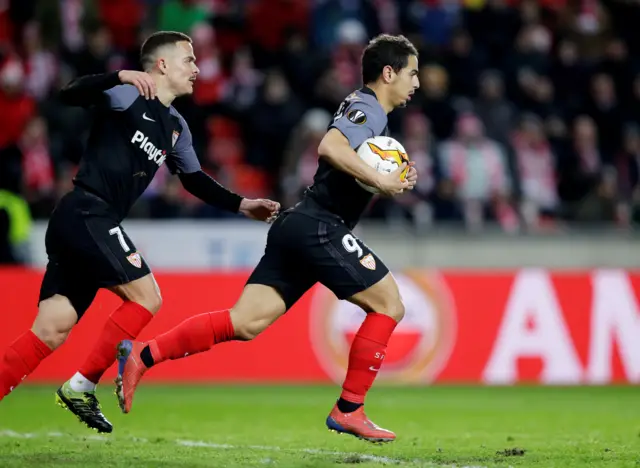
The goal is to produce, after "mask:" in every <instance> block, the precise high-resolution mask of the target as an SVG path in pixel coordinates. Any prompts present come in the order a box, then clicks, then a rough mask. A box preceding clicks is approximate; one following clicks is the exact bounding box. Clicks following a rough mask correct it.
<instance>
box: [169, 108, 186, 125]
mask: <svg viewBox="0 0 640 468" xmlns="http://www.w3.org/2000/svg"><path fill="white" fill-rule="evenodd" d="M169 114H171V115H173V116H174V117H175V118H177V119H178V120H179V121H180V125H182V127H188V125H187V121H186V120H185V119H184V117H182V114H181V113H180V112H178V109H176V108H175V107H173V106H169Z"/></svg>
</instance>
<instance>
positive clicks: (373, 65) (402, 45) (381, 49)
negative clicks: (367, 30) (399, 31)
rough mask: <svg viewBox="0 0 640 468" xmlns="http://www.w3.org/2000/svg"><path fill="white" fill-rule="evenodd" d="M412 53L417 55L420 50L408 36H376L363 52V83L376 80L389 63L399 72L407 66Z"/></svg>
mask: <svg viewBox="0 0 640 468" xmlns="http://www.w3.org/2000/svg"><path fill="white" fill-rule="evenodd" d="M410 55H415V56H416V57H417V56H418V51H417V50H416V48H415V46H414V45H413V44H412V43H411V41H410V40H409V39H407V38H406V37H404V36H392V35H390V34H380V35H379V36H376V37H374V38H373V39H371V41H370V42H369V45H367V47H366V49H364V53H363V54H362V84H367V83H373V82H374V81H376V80H377V79H378V78H379V77H380V74H381V73H382V69H383V68H384V67H386V66H387V65H389V66H390V67H391V68H393V70H394V71H395V72H396V73H398V72H399V71H400V70H402V69H403V68H404V67H406V66H407V63H408V62H409V56H410Z"/></svg>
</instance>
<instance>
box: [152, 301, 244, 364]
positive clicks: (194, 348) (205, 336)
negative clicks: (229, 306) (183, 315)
mask: <svg viewBox="0 0 640 468" xmlns="http://www.w3.org/2000/svg"><path fill="white" fill-rule="evenodd" d="M234 336H235V332H234V330H233V323H231V315H229V311H228V310H222V311H218V312H207V313H206V314H200V315H196V316H194V317H191V318H189V319H187V320H185V321H184V322H182V323H181V324H179V325H177V326H176V327H175V328H173V329H171V330H169V331H168V332H167V333H164V334H162V335H158V336H157V337H155V339H153V340H151V341H149V350H150V351H151V357H152V358H153V362H154V364H158V363H160V362H162V361H166V360H167V359H180V358H183V357H186V356H188V355H190V354H196V353H201V352H203V351H208V350H209V349H211V347H212V346H213V345H215V344H217V343H223V342H225V341H230V340H233V338H234Z"/></svg>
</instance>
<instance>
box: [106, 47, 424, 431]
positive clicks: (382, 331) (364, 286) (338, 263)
mask: <svg viewBox="0 0 640 468" xmlns="http://www.w3.org/2000/svg"><path fill="white" fill-rule="evenodd" d="M417 74H418V53H417V51H416V49H415V47H414V46H413V44H411V42H410V41H409V40H407V39H406V38H405V37H403V36H390V35H380V36H378V37H376V38H374V39H373V40H372V41H371V42H370V43H369V45H368V46H367V47H366V49H365V51H364V54H363V57H362V80H363V83H364V87H363V88H361V89H359V90H357V91H355V92H353V93H352V94H350V95H349V96H348V97H347V98H346V99H345V100H344V102H342V104H341V105H340V107H339V108H338V110H337V112H336V113H335V115H334V117H333V121H332V123H331V124H330V125H329V129H328V131H327V133H326V135H325V136H324V138H323V140H322V141H321V143H320V145H319V147H318V155H319V157H320V158H319V165H318V170H317V172H316V174H315V177H314V183H313V185H311V186H310V187H309V188H308V189H307V190H306V192H305V193H304V195H303V197H302V200H301V201H300V202H299V203H298V204H297V205H295V206H294V207H293V208H291V209H289V210H287V211H285V212H284V213H282V214H281V215H280V216H279V217H278V218H277V219H276V220H275V221H274V223H273V225H272V226H271V228H270V230H269V234H268V237H267V244H266V248H265V253H264V256H263V257H262V259H261V260H260V262H259V264H258V265H257V267H256V268H255V270H254V271H253V273H252V274H251V276H250V278H249V279H248V281H247V284H246V286H245V289H244V291H243V293H242V295H241V296H240V298H239V299H238V301H237V302H236V304H235V305H234V306H233V307H232V308H231V309H229V310H222V311H217V312H209V313H205V314H201V315H197V316H194V317H191V318H189V319H187V320H185V321H184V322H182V323H181V324H179V325H178V326H176V327H175V328H174V329H172V330H170V331H168V332H167V333H165V334H162V335H159V336H157V337H155V339H152V340H150V341H149V342H147V343H141V342H136V341H131V340H124V341H123V342H122V343H120V345H119V347H118V354H119V356H118V378H117V379H116V386H117V389H116V390H117V392H116V393H117V395H118V400H119V403H120V406H121V409H122V410H123V411H124V412H125V413H128V412H129V411H130V410H131V405H132V402H133V397H134V392H135V390H136V387H137V385H138V383H139V381H140V379H141V378H142V376H143V374H144V373H145V371H146V370H147V369H148V368H150V367H152V366H154V365H158V364H159V363H161V362H163V361H166V360H169V359H181V358H183V357H186V356H188V355H191V354H195V353H199V352H203V351H207V350H208V349H210V348H211V347H212V346H214V345H216V344H218V343H222V342H225V341H230V340H251V339H253V338H255V337H256V336H257V335H258V334H260V332H262V331H263V330H265V329H266V328H267V327H268V326H269V325H271V324H272V323H273V322H275V321H276V320H277V319H278V317H281V316H282V315H283V314H284V313H285V312H286V311H287V310H288V309H290V308H291V307H292V306H293V305H294V304H295V303H296V301H297V300H298V299H299V298H300V297H301V296H302V295H303V294H304V293H305V292H306V291H307V290H309V289H310V288H311V287H312V286H313V285H314V284H315V283H317V282H320V283H322V284H323V285H324V286H326V287H327V288H329V289H330V290H331V291H333V293H335V295H336V296H337V297H338V298H339V299H345V300H348V301H350V302H352V303H354V304H356V305H358V306H360V307H361V308H362V309H363V310H364V311H365V312H366V313H367V316H366V318H365V320H364V322H363V323H362V326H361V327H360V329H359V330H358V332H357V334H356V337H355V339H354V340H353V344H352V346H351V351H350V354H349V364H348V371H347V375H346V378H345V381H344V384H343V386H342V394H341V395H340V398H339V399H338V401H337V403H336V405H335V406H334V407H333V409H332V410H331V412H330V414H329V416H328V417H327V420H326V424H327V427H328V428H329V429H331V430H334V431H337V432H342V433H348V434H352V435H354V436H356V437H359V438H361V439H365V440H368V441H373V442H389V441H392V440H394V439H395V437H396V436H395V434H394V433H393V432H391V431H389V430H386V429H383V428H381V427H378V426H377V425H375V424H374V423H373V422H371V421H370V420H369V419H368V417H367V416H366V415H365V413H364V406H363V405H364V400H365V396H366V394H367V391H368V390H369V388H370V387H371V385H372V384H373V381H374V380H375V378H376V375H377V373H378V371H379V370H380V366H381V365H382V364H383V360H384V357H385V353H386V349H387V343H388V341H389V338H390V337H391V334H392V333H393V331H394V329H395V328H396V325H397V324H398V322H399V321H400V320H401V319H402V317H403V315H404V306H403V304H402V300H401V298H400V293H399V290H398V286H397V284H396V281H395V280H394V278H393V276H392V275H391V273H390V272H389V270H388V269H387V267H386V266H385V265H384V263H383V262H382V261H381V260H380V259H379V258H378V257H377V256H376V254H375V253H374V252H373V251H371V250H370V249H369V248H368V247H367V246H366V245H365V244H364V243H362V242H361V241H360V240H359V239H358V238H357V237H356V236H355V235H354V234H353V233H352V231H351V230H352V229H353V228H354V226H355V225H356V223H357V222H358V219H359V218H360V216H361V214H362V213H363V211H364V210H365V208H366V207H367V205H368V204H369V202H370V201H371V199H372V197H373V196H374V195H373V194H372V193H371V192H376V193H380V194H382V195H385V196H394V195H398V194H400V193H402V192H404V191H405V190H410V189H412V188H413V187H414V185H415V183H416V180H417V173H416V171H415V169H414V168H413V167H411V165H410V164H408V163H407V161H406V160H404V161H402V162H400V160H398V163H399V164H398V165H397V169H395V170H394V171H392V172H390V173H381V172H378V171H377V170H376V169H374V168H372V167H371V166H370V165H369V164H367V163H366V162H365V161H364V160H363V159H362V158H361V157H358V155H357V153H356V150H357V149H358V148H359V147H360V146H361V145H362V144H363V143H364V142H365V141H367V140H369V139H372V138H374V137H379V136H384V135H387V134H388V130H387V114H388V113H389V112H391V111H392V110H393V109H395V108H397V107H404V106H405V105H406V104H407V102H408V101H409V100H410V99H411V96H412V95H413V93H414V92H415V90H416V89H417V88H418V86H419V82H418V76H417ZM387 140H390V143H393V140H392V139H387ZM391 146H393V145H391ZM386 149H387V150H388V149H389V148H386ZM391 149H392V150H393V148H391ZM381 150H382V151H384V150H385V148H381ZM396 152H397V148H396ZM407 169H408V170H407ZM405 175H406V177H405ZM365 186H366V187H367V188H368V189H366V188H365ZM293 352H295V350H293Z"/></svg>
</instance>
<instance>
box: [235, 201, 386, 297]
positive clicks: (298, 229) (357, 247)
mask: <svg viewBox="0 0 640 468" xmlns="http://www.w3.org/2000/svg"><path fill="white" fill-rule="evenodd" d="M388 272H389V270H388V269H387V267H386V266H385V265H384V263H382V261H381V260H380V259H379V258H378V257H377V256H376V254H375V253H374V252H373V251H372V250H371V249H370V248H369V247H367V246H366V245H365V244H364V243H363V242H362V241H361V240H360V239H358V238H357V237H356V236H355V235H354V234H353V233H352V232H351V230H349V229H348V228H347V226H345V225H344V224H342V223H340V222H329V221H322V220H320V219H316V218H313V217H310V216H307V215H304V214H300V213H296V212H285V213H283V214H281V215H280V216H279V217H278V219H276V221H274V223H273V225H272V226H271V229H269V234H268V236H267V245H266V247H265V252H264V255H263V256H262V259H261V260H260V262H259V263H258V265H257V266H256V268H255V270H254V271H253V273H252V274H251V276H250V277H249V279H248V281H247V284H264V285H267V286H272V287H273V288H275V289H276V290H277V291H278V292H279V293H280V295H281V296H282V297H283V299H284V302H285V304H286V306H287V309H289V308H290V307H291V306H293V304H295V303H296V301H297V300H298V299H300V297H302V295H303V294H304V293H305V292H306V291H307V290H309V289H310V288H311V287H312V286H313V285H314V284H315V283H317V282H319V283H321V284H323V285H324V286H326V287H327V288H328V289H330V290H331V291H332V292H333V293H334V294H335V295H336V296H337V297H338V298H339V299H346V298H349V297H351V296H353V295H354V294H356V293H359V292H361V291H364V290H365V289H367V288H369V287H370V286H373V285H374V284H376V283H377V282H378V281H380V280H381V279H382V278H384V276H385V275H386V274H387V273H388Z"/></svg>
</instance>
